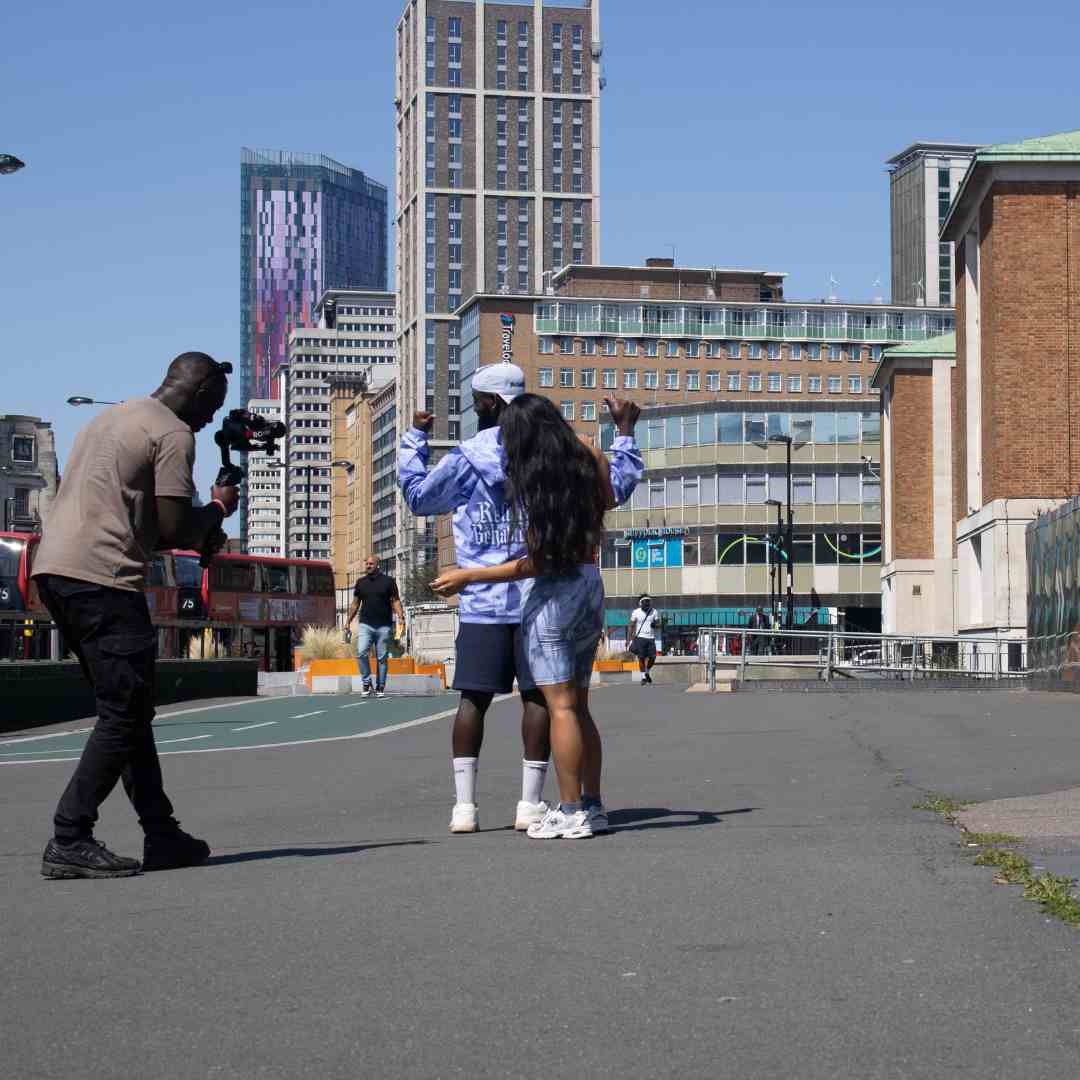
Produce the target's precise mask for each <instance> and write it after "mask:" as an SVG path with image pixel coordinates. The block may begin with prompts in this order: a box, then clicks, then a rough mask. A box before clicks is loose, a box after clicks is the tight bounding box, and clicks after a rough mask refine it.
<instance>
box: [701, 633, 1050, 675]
mask: <svg viewBox="0 0 1080 1080" xmlns="http://www.w3.org/2000/svg"><path fill="white" fill-rule="evenodd" d="M1031 642H1032V639H1029V638H1006V637H1000V636H995V637H991V636H980V637H960V636H940V635H903V634H866V633H853V632H848V631H840V630H836V629H835V628H834V627H826V626H823V627H821V628H820V629H809V630H754V629H749V628H736V629H723V628H708V629H702V630H700V631H699V632H698V656H699V658H700V659H702V660H704V661H705V662H706V664H707V667H708V683H709V689H710V690H715V689H716V672H717V668H718V667H725V668H728V669H729V670H730V669H732V668H733V669H734V670H735V671H736V672H737V678H738V681H739V682H743V681H745V680H746V679H748V678H762V677H767V676H764V670H762V671H760V672H759V673H758V674H753V669H755V668H758V669H768V668H772V669H773V670H774V672H777V674H776V676H775V677H777V678H779V677H781V676H780V674H779V672H780V670H781V669H784V675H785V676H786V677H788V678H809V679H821V680H824V681H826V682H828V681H832V680H838V679H848V680H851V679H877V680H907V681H911V682H914V681H916V680H927V679H963V680H971V681H972V682H973V683H974V682H976V681H980V680H988V679H994V680H999V679H1008V680H1016V681H1018V682H1022V680H1024V679H1025V678H1027V677H1028V676H1030V675H1032V674H1034V673H1035V669H1032V668H1030V667H1029V666H1028V663H1029V660H1028V649H1029V645H1030V644H1031ZM790 669H795V674H794V675H790V674H788V671H790Z"/></svg>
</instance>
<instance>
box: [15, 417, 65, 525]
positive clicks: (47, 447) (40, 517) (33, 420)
mask: <svg viewBox="0 0 1080 1080" xmlns="http://www.w3.org/2000/svg"><path fill="white" fill-rule="evenodd" d="M59 484H60V472H59V467H58V465H57V460H56V444H55V441H54V439H53V429H52V424H51V423H50V422H49V421H48V420H42V419H41V418H40V417H38V416H19V415H15V414H11V415H8V416H0V506H2V507H3V514H2V518H0V524H2V525H3V530H2V531H4V532H40V531H41V525H42V522H43V521H44V520H45V519H46V518H47V517H48V515H49V508H50V506H51V505H52V501H53V499H54V498H56V489H57V487H58V486H59Z"/></svg>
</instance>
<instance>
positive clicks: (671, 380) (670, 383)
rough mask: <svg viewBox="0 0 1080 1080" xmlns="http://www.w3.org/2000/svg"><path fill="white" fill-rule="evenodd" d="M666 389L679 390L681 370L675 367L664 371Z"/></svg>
mask: <svg viewBox="0 0 1080 1080" xmlns="http://www.w3.org/2000/svg"><path fill="white" fill-rule="evenodd" d="M664 389H665V390H678V389H679V372H678V371H677V370H676V369H674V368H668V369H667V370H666V371H665V372H664Z"/></svg>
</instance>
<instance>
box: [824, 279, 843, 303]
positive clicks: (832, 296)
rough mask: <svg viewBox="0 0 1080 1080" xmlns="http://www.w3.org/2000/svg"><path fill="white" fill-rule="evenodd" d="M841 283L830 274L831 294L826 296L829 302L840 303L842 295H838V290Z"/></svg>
mask: <svg viewBox="0 0 1080 1080" xmlns="http://www.w3.org/2000/svg"><path fill="white" fill-rule="evenodd" d="M839 285H840V282H839V281H837V280H836V278H834V277H833V276H832V274H830V275H829V295H828V296H826V297H825V300H826V302H827V303H830V304H838V303H840V297H839V296H837V295H836V290H837V288H838V287H839Z"/></svg>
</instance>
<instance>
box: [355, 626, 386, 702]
mask: <svg viewBox="0 0 1080 1080" xmlns="http://www.w3.org/2000/svg"><path fill="white" fill-rule="evenodd" d="M392 629H393V627H392V626H368V624H367V623H357V624H356V660H357V663H359V665H360V674H361V676H362V677H363V679H364V685H365V686H370V685H371V660H370V658H369V654H370V652H371V645H372V643H373V642H374V644H375V660H376V662H377V664H378V669H379V674H378V682H376V684H375V689H376V690H385V689H386V668H387V662H386V658H387V656H388V655H389V653H390V631H391V630H392Z"/></svg>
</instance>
